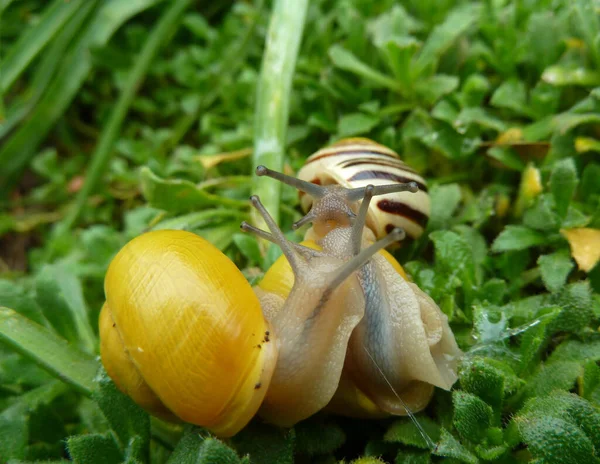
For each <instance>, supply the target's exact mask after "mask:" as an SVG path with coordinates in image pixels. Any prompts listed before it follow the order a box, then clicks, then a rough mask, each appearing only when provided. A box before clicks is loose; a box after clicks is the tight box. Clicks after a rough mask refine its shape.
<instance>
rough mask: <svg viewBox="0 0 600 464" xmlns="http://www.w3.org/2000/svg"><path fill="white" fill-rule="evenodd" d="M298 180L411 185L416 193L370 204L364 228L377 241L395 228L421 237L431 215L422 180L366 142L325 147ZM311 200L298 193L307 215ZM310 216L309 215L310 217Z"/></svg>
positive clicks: (357, 140)
mask: <svg viewBox="0 0 600 464" xmlns="http://www.w3.org/2000/svg"><path fill="white" fill-rule="evenodd" d="M298 178H299V179H301V180H304V181H307V182H311V183H314V184H318V185H331V184H335V185H340V186H342V187H346V188H349V189H351V188H357V187H363V188H364V187H366V186H367V185H369V184H371V185H374V186H378V185H387V184H390V183H396V184H407V183H410V182H414V183H416V184H417V186H418V191H416V192H412V193H408V192H391V193H387V194H382V195H380V196H379V197H378V199H377V201H374V202H372V203H371V205H370V207H369V213H368V215H367V227H368V228H369V229H370V230H371V231H373V233H374V234H375V236H376V237H377V238H381V237H383V236H385V235H386V234H387V233H388V232H389V231H390V230H392V229H394V228H395V227H401V228H402V229H404V230H405V231H406V235H407V236H408V237H409V238H413V239H416V238H418V237H419V236H421V234H422V233H423V230H424V229H425V226H426V224H427V221H428V219H429V213H430V209H431V207H430V200H429V195H428V193H427V184H426V182H425V180H424V179H423V178H422V177H421V176H420V175H419V174H417V173H416V172H415V171H414V170H413V169H412V168H410V167H409V166H407V165H406V163H404V162H403V161H402V160H401V159H400V157H399V156H398V154H397V153H396V152H395V151H393V150H391V149H390V148H388V147H385V146H383V145H381V144H379V143H376V142H374V141H372V140H369V139H366V138H358V137H357V138H349V139H343V140H340V141H338V142H337V143H334V144H333V145H331V146H329V147H325V148H323V149H321V150H319V151H317V152H316V153H314V154H312V155H311V156H309V157H308V158H307V160H306V161H305V163H304V166H303V167H302V169H300V171H299V172H298ZM312 201H313V199H312V197H311V196H310V195H305V194H304V193H303V192H300V203H301V205H302V209H303V210H304V211H305V212H306V211H309V210H310V207H311V206H312ZM309 216H310V213H309Z"/></svg>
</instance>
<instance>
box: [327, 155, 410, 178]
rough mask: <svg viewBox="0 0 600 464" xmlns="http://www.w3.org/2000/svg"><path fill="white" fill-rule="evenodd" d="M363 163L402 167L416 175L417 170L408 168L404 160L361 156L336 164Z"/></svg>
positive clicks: (352, 164) (353, 164)
mask: <svg viewBox="0 0 600 464" xmlns="http://www.w3.org/2000/svg"><path fill="white" fill-rule="evenodd" d="M363 164H373V165H375V166H388V167H390V168H397V169H402V170H403V171H406V172H410V173H411V174H417V175H418V173H417V171H415V170H414V169H412V168H409V167H408V166H407V165H406V164H405V163H404V162H402V161H400V160H397V161H396V162H392V161H387V160H380V159H374V158H363V159H358V160H354V159H350V160H345V161H341V162H340V163H338V166H340V167H342V168H351V167H352V166H360V165H363Z"/></svg>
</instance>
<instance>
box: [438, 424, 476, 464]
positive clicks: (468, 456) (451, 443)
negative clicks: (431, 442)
mask: <svg viewBox="0 0 600 464" xmlns="http://www.w3.org/2000/svg"><path fill="white" fill-rule="evenodd" d="M433 454H435V455H436V456H444V457H449V458H454V459H456V460H458V461H460V462H466V463H468V464H476V463H477V462H478V460H477V458H476V457H475V455H474V454H473V453H471V452H470V451H469V450H468V449H467V448H465V447H464V446H463V445H462V444H461V443H460V442H459V441H458V440H457V439H456V438H454V437H453V436H452V435H451V434H450V432H448V431H447V430H446V429H444V428H442V432H441V437H440V441H439V443H438V445H437V448H436V450H435V451H434V453H433Z"/></svg>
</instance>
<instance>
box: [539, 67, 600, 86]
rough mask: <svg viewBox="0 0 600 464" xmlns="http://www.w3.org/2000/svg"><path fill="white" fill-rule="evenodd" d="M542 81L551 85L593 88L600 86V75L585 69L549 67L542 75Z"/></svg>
mask: <svg viewBox="0 0 600 464" xmlns="http://www.w3.org/2000/svg"><path fill="white" fill-rule="evenodd" d="M542 79H543V80H544V81H545V82H548V83H549V84H552V85H558V86H567V85H580V86H583V87H594V86H597V85H599V84H600V73H598V72H595V71H592V70H590V69H586V68H583V67H581V68H579V67H577V68H568V67H565V66H561V65H556V66H550V67H548V68H546V69H545V70H544V72H543V73H542Z"/></svg>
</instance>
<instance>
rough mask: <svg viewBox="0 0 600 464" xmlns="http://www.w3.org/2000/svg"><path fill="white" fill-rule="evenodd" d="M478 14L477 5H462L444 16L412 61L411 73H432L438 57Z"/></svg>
mask: <svg viewBox="0 0 600 464" xmlns="http://www.w3.org/2000/svg"><path fill="white" fill-rule="evenodd" d="M479 15H480V8H479V5H473V4H470V5H462V6H460V7H457V8H455V9H454V10H452V11H451V12H450V14H448V16H446V18H445V20H444V22H443V23H442V24H439V25H438V26H436V27H435V28H434V29H433V31H432V32H431V34H430V35H429V37H428V38H427V40H426V41H425V44H424V45H423V48H422V49H421V52H420V53H419V55H418V57H417V59H416V60H414V63H413V75H414V76H416V77H422V76H423V74H433V72H434V71H435V69H436V68H437V64H438V61H439V60H440V57H441V56H442V55H443V54H444V53H445V52H446V50H448V49H449V48H450V47H451V46H452V44H454V42H455V41H456V40H457V39H458V38H459V37H460V36H461V35H463V34H464V33H465V32H466V31H467V30H468V29H469V28H470V27H471V25H472V24H474V23H475V22H476V21H477V19H478V18H479Z"/></svg>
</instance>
